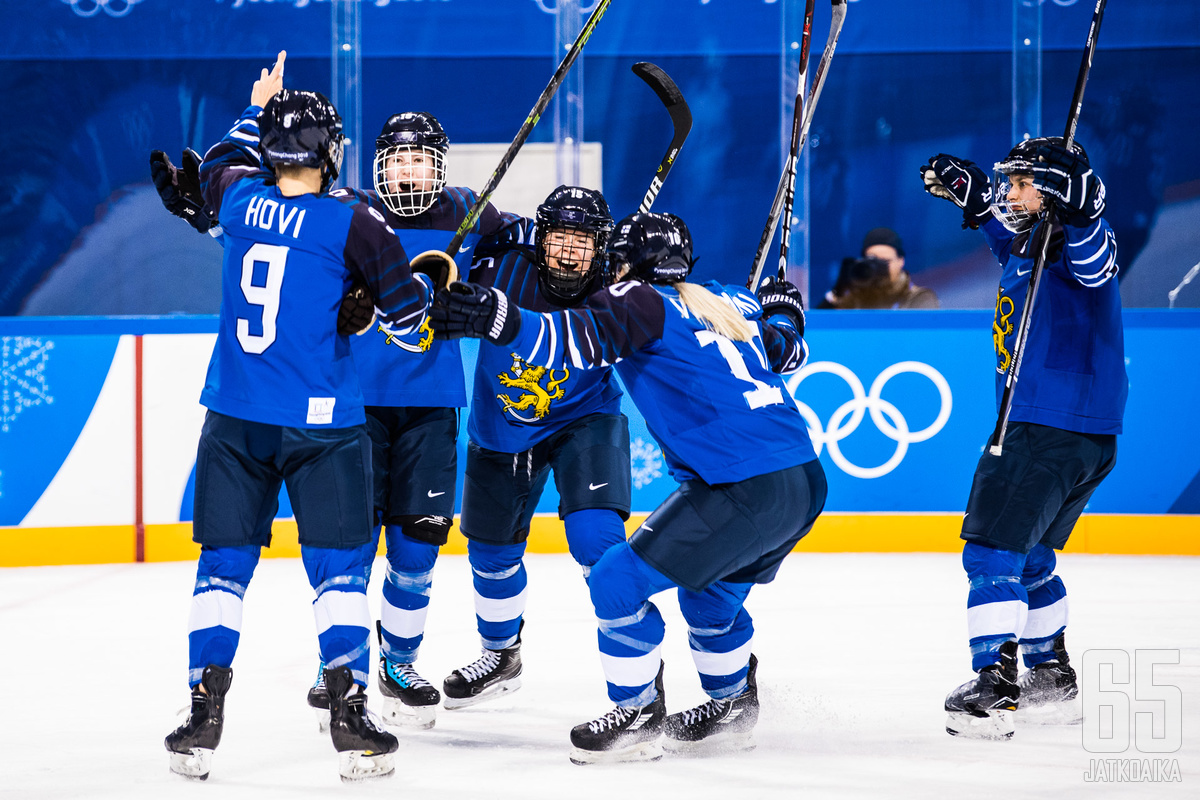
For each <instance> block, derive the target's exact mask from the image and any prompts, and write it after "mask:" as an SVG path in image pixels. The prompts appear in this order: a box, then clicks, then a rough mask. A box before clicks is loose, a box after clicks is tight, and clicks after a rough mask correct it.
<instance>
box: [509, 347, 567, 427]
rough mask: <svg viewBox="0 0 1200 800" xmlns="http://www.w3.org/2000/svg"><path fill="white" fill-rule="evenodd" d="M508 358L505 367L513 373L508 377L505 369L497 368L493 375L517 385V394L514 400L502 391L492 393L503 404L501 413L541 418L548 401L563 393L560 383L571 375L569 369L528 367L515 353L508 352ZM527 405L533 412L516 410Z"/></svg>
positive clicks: (523, 418)
mask: <svg viewBox="0 0 1200 800" xmlns="http://www.w3.org/2000/svg"><path fill="white" fill-rule="evenodd" d="M512 358H513V363H512V366H511V367H509V368H508V371H509V372H511V373H512V374H513V377H509V375H508V373H505V372H501V373H500V374H499V375H497V376H496V377H497V378H499V379H500V385H501V386H507V387H509V388H510V389H519V390H521V394H520V396H519V397H518V398H517V399H516V400H514V399H513V398H512V397H510V396H509V395H507V394H503V393H501V394H498V395H496V399H497V400H499V401H500V402H501V403H503V404H504V409H503V410H504V413H506V414H508V415H510V416H511V417H512V418H513V419H517V420H520V421H521V422H536V421H538V420H539V419H543V418H544V417H545V416H546V415H548V414H549V413H550V404H551V403H553V402H554V401H555V400H560V399H562V397H563V395H565V394H566V392H565V391H564V390H563V388H562V384H563V383H565V382H566V380H567V379H568V378H570V377H571V371H570V370H569V369H563V370H554V369H551V370H547V369H546V368H545V367H531V366H529V364H527V363H525V361H524V359H522V358H521V357H520V356H518V355H517V354H516V353H512ZM559 372H561V373H562V377H556V373H559ZM543 380H545V381H546V385H545V386H543V385H542V381H543ZM528 409H533V415H532V416H529V415H525V416H522V415H521V413H520V412H522V411H527V410H528Z"/></svg>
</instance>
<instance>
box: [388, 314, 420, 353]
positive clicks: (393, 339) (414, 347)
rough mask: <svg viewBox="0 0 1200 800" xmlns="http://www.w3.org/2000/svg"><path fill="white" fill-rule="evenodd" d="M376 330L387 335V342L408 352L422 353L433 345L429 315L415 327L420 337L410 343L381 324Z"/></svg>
mask: <svg viewBox="0 0 1200 800" xmlns="http://www.w3.org/2000/svg"><path fill="white" fill-rule="evenodd" d="M377 330H379V332H380V333H382V334H384V335H385V336H387V344H394V345H396V346H397V347H399V348H401V349H404V350H407V351H408V352H410V353H424V352H427V351H428V350H429V348H430V347H431V346H433V328H431V327H429V317H426V318H425V321H424V322H422V323H421V327H419V328H417V333H419V334H421V338H420V339H418V340H417V341H416V342H413V343H412V344H409V343H408V342H406V341H404V340H403V339H401V338H400V337H399V336H395V335H393V334H391V333H388V332H387V330H386V329H385V328H384V327H383V326H382V325H380V326H379V328H378V329H377Z"/></svg>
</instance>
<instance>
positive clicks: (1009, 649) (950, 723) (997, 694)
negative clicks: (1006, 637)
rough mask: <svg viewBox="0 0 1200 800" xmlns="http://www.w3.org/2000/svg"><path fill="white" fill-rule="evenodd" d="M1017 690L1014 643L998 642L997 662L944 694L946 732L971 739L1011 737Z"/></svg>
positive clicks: (1018, 693)
mask: <svg viewBox="0 0 1200 800" xmlns="http://www.w3.org/2000/svg"><path fill="white" fill-rule="evenodd" d="M1020 696H1021V690H1020V688H1019V687H1018V686H1017V643H1016V642H1005V643H1004V644H1002V645H1000V663H999V664H991V665H989V666H986V667H984V668H983V669H982V670H980V671H979V676H978V677H976V678H975V679H974V680H971V681H967V682H966V683H964V684H963V685H962V686H959V687H958V688H957V689H955V690H954V691H953V692H951V693H950V694H949V695H948V696H947V697H946V711H947V712H949V716H947V717H946V733H948V734H950V735H951V736H965V737H967V738H971V739H1011V738H1012V735H1013V733H1014V732H1015V727H1014V725H1013V713H1014V712H1015V711H1016V710H1017V705H1018V699H1019V698H1020Z"/></svg>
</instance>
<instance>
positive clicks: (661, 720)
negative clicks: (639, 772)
mask: <svg viewBox="0 0 1200 800" xmlns="http://www.w3.org/2000/svg"><path fill="white" fill-rule="evenodd" d="M654 687H655V688H656V689H657V690H658V696H657V697H655V698H654V700H652V701H651V702H650V704H649V705H645V706H641V707H639V708H623V707H621V706H617V707H616V708H614V709H613V710H612V711H609V712H608V713H607V714H605V715H604V716H602V717H598V718H597V719H594V720H592V721H591V722H584V723H583V724H581V725H576V726H575V727H574V728H572V729H571V744H572V745H574V746H573V747H572V748H571V763H572V764H581V765H582V764H615V763H620V762H628V761H658V760H659V759H660V758H662V755H663V751H662V746H661V745H660V744H659V741H658V740H659V736H660V735H661V734H662V732H663V728H664V726H665V722H666V718H667V701H666V696H665V694H664V692H663V668H662V666H661V665H660V666H659V668H658V677H657V678H655V679H654Z"/></svg>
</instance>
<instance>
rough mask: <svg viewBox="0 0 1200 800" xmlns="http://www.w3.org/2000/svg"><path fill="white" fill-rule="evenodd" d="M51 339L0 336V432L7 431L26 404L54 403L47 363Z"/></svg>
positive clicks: (27, 405) (52, 344)
mask: <svg viewBox="0 0 1200 800" xmlns="http://www.w3.org/2000/svg"><path fill="white" fill-rule="evenodd" d="M53 349H54V342H46V341H42V340H41V339H36V338H32V337H29V336H0V433H8V430H9V427H10V426H11V424H12V422H13V421H14V420H16V418H17V415H18V414H20V413H21V412H22V411H24V410H25V409H27V408H32V407H33V406H40V405H41V404H42V403H47V404H49V403H53V402H54V397H53V396H51V395H50V391H49V389H50V387H48V386H47V385H46V364H47V363H49V361H50V351H51V350H53Z"/></svg>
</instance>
